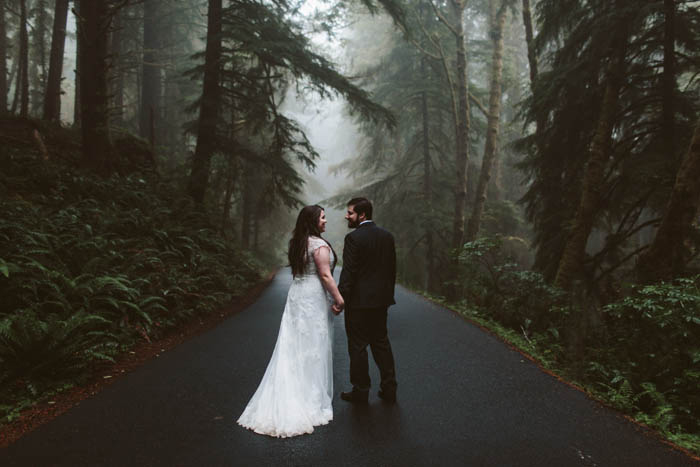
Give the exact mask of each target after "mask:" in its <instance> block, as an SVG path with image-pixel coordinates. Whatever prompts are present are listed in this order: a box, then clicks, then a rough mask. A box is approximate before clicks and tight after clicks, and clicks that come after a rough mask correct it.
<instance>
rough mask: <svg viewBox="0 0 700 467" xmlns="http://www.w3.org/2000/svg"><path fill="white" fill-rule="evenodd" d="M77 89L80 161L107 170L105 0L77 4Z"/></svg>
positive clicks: (111, 154)
mask: <svg viewBox="0 0 700 467" xmlns="http://www.w3.org/2000/svg"><path fill="white" fill-rule="evenodd" d="M80 7H81V8H80V17H81V18H80V22H79V23H78V24H79V33H78V37H79V41H80V42H81V44H80V55H81V58H80V62H81V63H80V65H81V73H80V89H81V109H80V110H81V120H82V126H81V128H82V135H83V163H84V164H85V165H86V166H87V167H91V168H93V169H95V170H97V171H99V172H102V173H107V172H109V171H110V170H111V164H112V163H113V158H114V147H113V145H112V138H111V135H110V130H109V93H108V90H107V74H108V68H109V66H108V61H107V55H108V51H109V23H110V20H111V17H110V8H109V1H108V0H90V1H83V2H81V5H80Z"/></svg>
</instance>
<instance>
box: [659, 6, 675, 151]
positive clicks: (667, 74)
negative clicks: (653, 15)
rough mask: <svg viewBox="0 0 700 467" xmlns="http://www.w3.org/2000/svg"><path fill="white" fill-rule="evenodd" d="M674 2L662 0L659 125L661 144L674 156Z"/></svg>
mask: <svg viewBox="0 0 700 467" xmlns="http://www.w3.org/2000/svg"><path fill="white" fill-rule="evenodd" d="M675 23H676V2H675V0H664V64H663V73H662V76H661V80H662V85H661V86H662V99H663V102H662V105H661V125H662V135H663V144H664V146H665V148H666V150H667V151H668V153H669V154H670V155H671V156H672V157H675V155H676V149H675V148H676V140H675V120H676V111H675V94H676V66H675V63H676V57H675V54H676V24H675Z"/></svg>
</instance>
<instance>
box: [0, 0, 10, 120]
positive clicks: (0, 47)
mask: <svg viewBox="0 0 700 467" xmlns="http://www.w3.org/2000/svg"><path fill="white" fill-rule="evenodd" d="M5 2H6V0H0V115H4V114H5V113H7V92H8V90H9V89H8V86H7V30H6V27H5Z"/></svg>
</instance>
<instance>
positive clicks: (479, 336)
mask: <svg viewBox="0 0 700 467" xmlns="http://www.w3.org/2000/svg"><path fill="white" fill-rule="evenodd" d="M336 274H337V272H336ZM290 283H291V275H290V272H289V269H285V270H282V271H281V272H280V273H279V274H278V275H277V276H276V277H275V279H274V280H273V281H272V283H271V284H270V286H269V287H268V288H267V289H266V290H265V292H264V293H263V294H262V295H261V296H260V298H259V299H258V301H257V302H256V303H254V304H253V305H251V306H250V307H248V308H247V309H245V310H244V311H242V312H241V313H238V314H236V315H234V316H232V317H231V318H230V319H228V320H226V321H224V322H223V323H222V324H221V325H219V326H218V327H216V328H214V329H212V330H210V331H208V332H206V333H204V334H201V335H199V336H197V337H194V338H193V339H191V340H189V341H187V342H185V343H184V344H182V345H180V346H178V347H176V348H174V349H172V350H170V351H167V352H165V353H163V354H161V355H160V356H159V357H158V358H154V359H153V360H151V361H149V362H148V363H146V364H144V365H143V366H142V367H140V368H138V369H137V370H135V371H133V372H132V373H130V374H128V375H125V376H123V377H120V378H119V379H118V380H117V381H115V382H114V383H113V384H112V385H110V386H108V387H106V388H105V389H104V390H103V391H102V392H100V393H99V394H97V395H96V396H94V397H92V398H91V399H87V400H85V401H83V402H81V403H80V404H79V405H78V406H76V407H74V408H73V409H71V410H69V411H68V412H66V413H65V414H63V415H62V416H60V417H58V418H56V419H54V420H52V421H50V422H49V423H47V424H45V425H43V426H41V427H39V428H38V429H36V430H35V431H33V432H31V433H29V434H27V435H26V436H24V437H23V438H21V439H20V440H18V441H17V442H16V443H14V444H13V445H11V446H10V447H8V448H6V449H3V450H0V466H54V465H55V466H239V465H240V466H635V467H637V466H640V467H641V466H663V467H666V466H699V465H700V463H698V462H696V461H694V460H692V459H691V458H689V457H687V456H686V455H685V454H683V453H680V452H678V451H675V450H673V449H672V448H670V447H668V446H667V445H665V444H663V443H662V442H660V441H659V440H658V439H656V438H655V437H654V436H653V435H651V434H650V433H649V432H648V431H647V430H646V429H643V428H641V427H638V426H636V425H635V424H633V423H631V422H629V421H628V420H626V419H624V418H623V417H622V416H620V415H619V414H617V413H616V412H614V411H612V410H610V409H608V408H605V407H603V406H601V405H600V404H598V403H596V402H594V401H592V400H590V399H589V398H588V397H586V395H584V394H583V393H581V392H579V391H577V390H575V389H573V388H571V387H569V386H567V385H565V384H563V383H561V382H559V381H557V380H556V379H555V378H553V377H552V376H550V375H547V374H546V373H544V372H542V371H541V370H540V369H539V368H538V367H537V366H536V365H534V364H533V363H532V362H530V361H529V360H527V359H526V358H524V357H523V356H522V355H520V354H519V353H518V352H516V351H514V350H512V349H510V348H509V347H507V346H506V345H505V344H504V343H502V342H501V341H499V340H498V339H497V338H495V337H493V336H491V335H489V334H488V333H485V332H484V331H482V330H480V329H479V328H477V327H475V326H473V325H471V324H469V323H468V322H466V321H465V320H463V319H462V318H460V317H459V316H458V315H456V314H455V313H453V312H450V311H448V310H445V309H443V308H440V307H439V306H437V305H434V304H432V303H430V302H428V301H426V300H424V299H423V298H421V297H419V296H417V295H415V294H412V293H410V292H408V291H406V290H405V289H403V288H400V287H399V288H398V290H397V296H396V299H397V305H395V306H393V307H392V308H391V309H390V312H389V336H390V338H391V341H392V345H393V348H394V355H395V358H396V367H397V368H396V370H397V377H398V381H399V387H398V403H397V404H396V405H393V406H390V405H385V404H384V403H382V402H381V400H380V399H378V398H377V396H376V385H375V388H374V389H373V390H372V393H371V396H370V403H369V404H368V405H367V406H353V405H350V404H348V403H347V402H344V401H342V400H340V398H339V397H338V394H339V392H340V391H341V390H345V389H347V388H348V387H349V386H348V376H347V375H348V357H347V353H346V348H345V346H346V338H345V330H344V325H343V320H342V318H338V319H336V322H335V344H334V373H335V394H336V396H335V399H334V401H333V408H334V420H333V421H332V422H331V423H330V424H329V425H326V426H321V427H317V428H316V430H315V431H314V433H312V434H310V435H304V436H298V437H295V438H289V439H276V438H270V437H266V436H261V435H257V434H255V433H252V432H250V431H247V430H245V429H243V428H241V427H239V426H238V425H237V424H236V419H237V418H238V416H239V415H240V413H241V412H242V411H243V409H244V407H245V405H246V403H247V402H248V399H249V398H250V396H251V395H252V394H253V392H254V391H255V389H256V387H257V385H258V383H259V381H260V378H261V377H262V375H263V373H264V371H265V367H266V365H267V361H268V359H269V358H270V355H271V353H272V350H273V347H274V343H275V340H276V337H277V331H278V329H279V322H280V317H281V314H282V309H283V306H284V301H285V297H286V293H287V289H288V287H289V285H290ZM371 367H372V373H371V376H372V380H373V383H376V382H378V372H377V371H376V368H375V367H374V365H373V364H371Z"/></svg>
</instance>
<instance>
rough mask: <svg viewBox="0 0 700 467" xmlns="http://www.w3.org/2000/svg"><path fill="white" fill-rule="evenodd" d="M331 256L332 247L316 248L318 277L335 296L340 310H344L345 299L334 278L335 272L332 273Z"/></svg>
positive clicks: (315, 258)
mask: <svg viewBox="0 0 700 467" xmlns="http://www.w3.org/2000/svg"><path fill="white" fill-rule="evenodd" d="M330 256H331V252H330V248H328V247H327V246H322V247H319V248H316V251H314V263H316V270H317V271H318V277H319V278H320V279H321V283H322V284H323V287H324V288H325V289H326V290H327V291H328V293H329V294H331V297H333V301H334V302H335V305H336V307H337V308H338V309H339V310H342V309H343V307H344V306H345V301H344V300H343V296H342V295H340V292H339V291H338V286H337V285H336V284H335V281H334V280H333V274H332V273H331V267H330ZM338 312H340V311H338Z"/></svg>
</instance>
